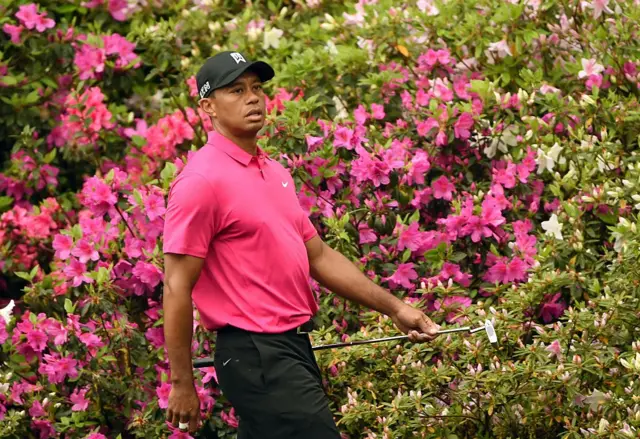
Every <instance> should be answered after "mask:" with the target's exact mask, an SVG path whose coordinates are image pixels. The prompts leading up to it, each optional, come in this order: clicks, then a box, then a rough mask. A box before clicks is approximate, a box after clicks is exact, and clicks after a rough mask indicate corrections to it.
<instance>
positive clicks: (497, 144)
mask: <svg viewBox="0 0 640 439" xmlns="http://www.w3.org/2000/svg"><path fill="white" fill-rule="evenodd" d="M516 136H517V128H516V127H515V126H514V125H509V126H508V127H507V128H505V129H504V130H503V131H502V133H500V135H499V136H496V137H494V138H493V139H491V143H490V144H489V146H487V147H485V148H484V150H483V152H484V153H485V155H486V156H487V157H488V158H490V159H492V158H493V157H494V156H495V155H496V152H497V151H498V150H500V151H502V152H503V153H505V154H506V153H508V152H509V148H508V147H509V146H516V145H518V139H517V137H516Z"/></svg>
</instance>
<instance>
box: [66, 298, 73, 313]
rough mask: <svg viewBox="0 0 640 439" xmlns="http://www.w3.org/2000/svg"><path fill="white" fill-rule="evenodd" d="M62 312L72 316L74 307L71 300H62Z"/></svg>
mask: <svg viewBox="0 0 640 439" xmlns="http://www.w3.org/2000/svg"><path fill="white" fill-rule="evenodd" d="M64 310H65V311H66V312H67V314H73V313H74V311H75V310H76V306H75V305H74V304H73V302H71V299H69V298H66V299H64Z"/></svg>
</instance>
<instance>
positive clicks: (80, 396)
mask: <svg viewBox="0 0 640 439" xmlns="http://www.w3.org/2000/svg"><path fill="white" fill-rule="evenodd" d="M88 391H89V387H84V388H83V389H82V390H78V389H77V388H76V389H75V390H74V391H73V393H72V394H71V396H70V397H69V399H70V400H71V402H72V403H73V406H72V407H71V411H74V412H84V411H85V410H87V408H88V407H89V400H88V399H86V398H85V395H86V394H87V392H88Z"/></svg>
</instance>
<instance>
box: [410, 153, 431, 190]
mask: <svg viewBox="0 0 640 439" xmlns="http://www.w3.org/2000/svg"><path fill="white" fill-rule="evenodd" d="M429 169H431V163H430V162H429V156H428V155H427V153H426V152H424V151H422V150H418V151H416V154H415V155H414V156H413V159H411V167H410V168H409V172H408V174H407V182H408V183H409V184H413V183H414V182H415V183H417V184H424V176H425V174H426V173H427V172H429Z"/></svg>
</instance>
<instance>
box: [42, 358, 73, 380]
mask: <svg viewBox="0 0 640 439" xmlns="http://www.w3.org/2000/svg"><path fill="white" fill-rule="evenodd" d="M55 355H56V356H54V355H50V354H44V355H43V362H42V363H40V367H39V368H38V372H39V373H41V374H43V375H47V377H48V378H49V382H51V383H52V384H58V383H61V382H63V381H64V379H65V378H66V377H67V376H68V377H69V378H77V377H78V369H77V365H78V362H77V361H76V360H74V359H73V358H72V357H71V354H69V355H68V356H67V357H61V358H58V357H57V355H58V354H55Z"/></svg>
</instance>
